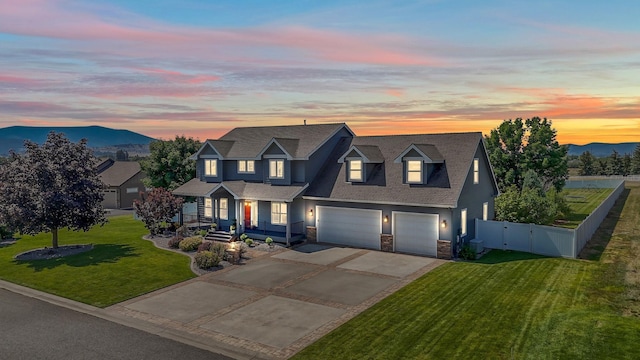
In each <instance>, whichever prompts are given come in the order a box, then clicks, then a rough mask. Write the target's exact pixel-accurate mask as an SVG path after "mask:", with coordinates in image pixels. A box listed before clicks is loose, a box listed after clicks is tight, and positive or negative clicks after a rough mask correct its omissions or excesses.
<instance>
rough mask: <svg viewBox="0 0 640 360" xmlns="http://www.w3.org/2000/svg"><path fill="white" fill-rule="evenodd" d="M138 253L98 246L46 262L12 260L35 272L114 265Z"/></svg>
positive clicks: (133, 250)
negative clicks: (105, 264)
mask: <svg viewBox="0 0 640 360" xmlns="http://www.w3.org/2000/svg"><path fill="white" fill-rule="evenodd" d="M137 256H140V253H138V252H136V249H135V248H133V247H131V246H129V245H115V244H98V245H94V246H93V250H91V251H87V252H84V253H81V254H77V255H71V256H65V257H60V258H55V259H47V260H23V261H20V260H14V263H16V264H27V267H29V268H32V269H34V270H35V271H42V270H44V269H53V268H56V267H58V266H60V265H68V266H73V267H84V266H91V265H98V264H104V263H116V262H118V260H120V259H122V258H125V257H137Z"/></svg>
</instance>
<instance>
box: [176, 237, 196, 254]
mask: <svg viewBox="0 0 640 360" xmlns="http://www.w3.org/2000/svg"><path fill="white" fill-rule="evenodd" d="M200 244H202V236H191V237H188V238H185V239H184V240H182V241H180V245H179V246H180V250H182V251H195V250H197V249H198V246H200Z"/></svg>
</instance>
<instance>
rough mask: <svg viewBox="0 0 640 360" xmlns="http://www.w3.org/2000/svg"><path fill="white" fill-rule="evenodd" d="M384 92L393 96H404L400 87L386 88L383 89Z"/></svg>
mask: <svg viewBox="0 0 640 360" xmlns="http://www.w3.org/2000/svg"><path fill="white" fill-rule="evenodd" d="M385 93H387V95H391V96H394V97H403V96H404V90H402V89H387V90H386V91H385Z"/></svg>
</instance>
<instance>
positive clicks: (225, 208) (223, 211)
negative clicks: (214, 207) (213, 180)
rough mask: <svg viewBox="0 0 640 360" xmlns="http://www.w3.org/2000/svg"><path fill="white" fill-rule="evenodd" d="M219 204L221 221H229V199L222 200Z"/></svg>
mask: <svg viewBox="0 0 640 360" xmlns="http://www.w3.org/2000/svg"><path fill="white" fill-rule="evenodd" d="M218 204H220V219H221V220H229V199H227V198H220V201H218Z"/></svg>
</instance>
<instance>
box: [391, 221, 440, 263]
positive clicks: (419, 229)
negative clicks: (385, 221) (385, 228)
mask: <svg viewBox="0 0 640 360" xmlns="http://www.w3.org/2000/svg"><path fill="white" fill-rule="evenodd" d="M392 221H393V224H392V225H393V240H394V243H395V251H397V252H404V253H410V254H420V255H428V256H434V257H435V256H436V255H437V253H438V237H439V233H438V215H437V214H419V213H406V212H397V211H394V212H393V213H392Z"/></svg>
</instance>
